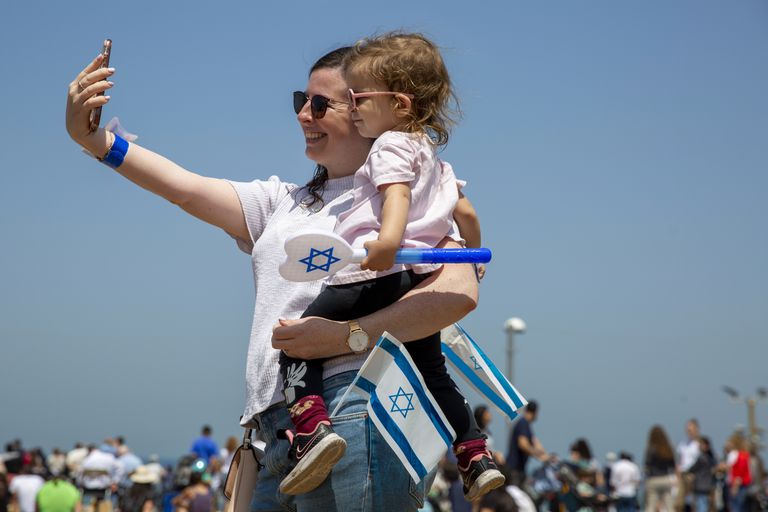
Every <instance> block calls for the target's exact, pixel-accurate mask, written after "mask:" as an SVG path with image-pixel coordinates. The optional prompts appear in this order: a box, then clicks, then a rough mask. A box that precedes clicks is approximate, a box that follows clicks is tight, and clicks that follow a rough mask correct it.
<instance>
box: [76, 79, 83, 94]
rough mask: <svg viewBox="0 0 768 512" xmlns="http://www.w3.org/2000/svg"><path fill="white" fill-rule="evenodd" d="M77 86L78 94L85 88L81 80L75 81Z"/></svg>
mask: <svg viewBox="0 0 768 512" xmlns="http://www.w3.org/2000/svg"><path fill="white" fill-rule="evenodd" d="M77 86H78V87H79V88H80V92H82V91H84V90H85V87H83V81H82V80H78V81H77Z"/></svg>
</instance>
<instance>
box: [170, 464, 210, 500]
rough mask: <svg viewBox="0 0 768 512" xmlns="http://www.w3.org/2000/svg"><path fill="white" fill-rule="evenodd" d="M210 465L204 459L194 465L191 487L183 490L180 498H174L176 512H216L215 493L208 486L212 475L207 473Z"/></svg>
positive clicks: (190, 479) (190, 481)
mask: <svg viewBox="0 0 768 512" xmlns="http://www.w3.org/2000/svg"><path fill="white" fill-rule="evenodd" d="M207 469H208V465H207V464H206V463H205V461H204V460H203V459H198V460H196V461H195V463H194V464H193V465H192V474H191V475H190V478H189V485H188V486H187V487H185V488H184V489H182V491H181V492H180V493H179V495H178V496H176V497H175V498H173V500H172V503H173V506H175V507H176V512H215V511H216V504H215V500H214V499H213V492H211V488H210V486H209V484H208V482H210V478H211V475H210V474H209V473H208V471H207Z"/></svg>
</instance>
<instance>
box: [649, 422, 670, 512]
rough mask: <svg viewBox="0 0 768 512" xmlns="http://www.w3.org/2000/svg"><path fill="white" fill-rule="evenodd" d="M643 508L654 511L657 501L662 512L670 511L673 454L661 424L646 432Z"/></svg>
mask: <svg viewBox="0 0 768 512" xmlns="http://www.w3.org/2000/svg"><path fill="white" fill-rule="evenodd" d="M644 468H645V510H646V512H656V507H657V506H658V504H659V503H662V504H663V505H664V512H672V509H673V507H674V498H673V497H672V490H673V489H674V488H675V485H676V482H677V479H676V477H675V455H674V453H673V451H672V444H671V443H670V442H669V438H668V437H667V433H666V432H665V431H664V429H663V428H662V427H661V425H654V426H653V427H651V430H650V432H649V433H648V445H647V447H646V449H645V464H644Z"/></svg>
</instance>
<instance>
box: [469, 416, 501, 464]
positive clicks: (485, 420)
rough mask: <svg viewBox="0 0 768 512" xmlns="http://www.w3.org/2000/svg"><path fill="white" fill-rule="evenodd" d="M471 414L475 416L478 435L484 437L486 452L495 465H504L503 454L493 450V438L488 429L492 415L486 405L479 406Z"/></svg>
mask: <svg viewBox="0 0 768 512" xmlns="http://www.w3.org/2000/svg"><path fill="white" fill-rule="evenodd" d="M473 413H474V415H475V422H476V423H477V428H479V429H480V433H481V434H483V435H484V436H485V443H486V445H488V450H489V451H490V452H491V453H492V454H493V459H494V460H495V461H496V463H497V464H504V463H505V459H504V454H502V453H501V452H497V451H495V450H494V449H493V436H492V435H491V430H490V429H489V428H488V426H489V425H490V424H491V421H493V415H492V414H491V411H490V409H488V407H487V406H486V405H483V404H480V405H478V406H477V407H475V410H474V411H473Z"/></svg>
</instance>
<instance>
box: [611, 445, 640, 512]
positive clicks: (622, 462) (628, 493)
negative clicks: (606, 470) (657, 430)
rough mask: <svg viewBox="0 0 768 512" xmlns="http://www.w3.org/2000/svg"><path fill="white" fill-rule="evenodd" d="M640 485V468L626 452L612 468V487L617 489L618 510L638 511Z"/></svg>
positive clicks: (620, 455) (615, 493) (623, 511)
mask: <svg viewBox="0 0 768 512" xmlns="http://www.w3.org/2000/svg"><path fill="white" fill-rule="evenodd" d="M639 485H640V468H639V467H638V466H637V464H635V463H634V462H633V461H632V456H631V455H630V454H628V453H626V452H621V453H620V454H619V460H618V461H617V462H616V463H615V464H614V465H613V467H612V468H611V487H613V488H614V489H615V491H614V495H615V496H616V498H617V500H616V512H637V508H638V507H637V488H638V487H639Z"/></svg>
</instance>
